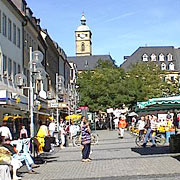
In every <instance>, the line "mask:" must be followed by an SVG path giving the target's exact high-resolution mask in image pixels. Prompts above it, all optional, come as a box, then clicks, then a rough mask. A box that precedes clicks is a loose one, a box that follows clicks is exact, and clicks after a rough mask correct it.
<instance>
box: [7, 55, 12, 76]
mask: <svg viewBox="0 0 180 180" xmlns="http://www.w3.org/2000/svg"><path fill="white" fill-rule="evenodd" d="M11 74H12V60H11V59H10V58H9V59H8V75H9V76H11Z"/></svg>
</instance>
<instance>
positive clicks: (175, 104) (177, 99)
mask: <svg viewBox="0 0 180 180" xmlns="http://www.w3.org/2000/svg"><path fill="white" fill-rule="evenodd" d="M171 109H180V96H172V97H163V98H152V99H149V100H148V101H145V102H137V106H136V111H144V110H150V111H153V110H171Z"/></svg>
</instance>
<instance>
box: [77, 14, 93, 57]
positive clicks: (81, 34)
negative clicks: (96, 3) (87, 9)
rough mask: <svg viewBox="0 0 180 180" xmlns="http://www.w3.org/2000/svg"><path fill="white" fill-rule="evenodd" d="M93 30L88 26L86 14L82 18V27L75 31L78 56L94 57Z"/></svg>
mask: <svg viewBox="0 0 180 180" xmlns="http://www.w3.org/2000/svg"><path fill="white" fill-rule="evenodd" d="M91 36H92V33H91V30H90V29H89V27H88V26H87V25H86V18H85V16H84V14H82V17H81V25H80V26H78V28H77V30H76V31H75V39H76V56H91V55H92V42H91Z"/></svg>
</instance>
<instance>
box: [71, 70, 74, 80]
mask: <svg viewBox="0 0 180 180" xmlns="http://www.w3.org/2000/svg"><path fill="white" fill-rule="evenodd" d="M70 74H71V77H70V78H71V80H73V79H74V71H73V69H71V70H70Z"/></svg>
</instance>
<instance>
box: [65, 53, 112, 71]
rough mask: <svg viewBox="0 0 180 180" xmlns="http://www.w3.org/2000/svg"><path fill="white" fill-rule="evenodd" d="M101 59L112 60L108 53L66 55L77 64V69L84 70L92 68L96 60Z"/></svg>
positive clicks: (95, 64) (94, 66)
mask: <svg viewBox="0 0 180 180" xmlns="http://www.w3.org/2000/svg"><path fill="white" fill-rule="evenodd" d="M100 59H101V60H102V61H106V60H109V61H112V62H113V63H114V60H113V59H112V57H111V56H110V55H92V56H72V57H68V61H69V62H73V63H75V64H76V65H77V70H78V71H85V70H94V69H95V68H96V66H97V62H98V60H100Z"/></svg>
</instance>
